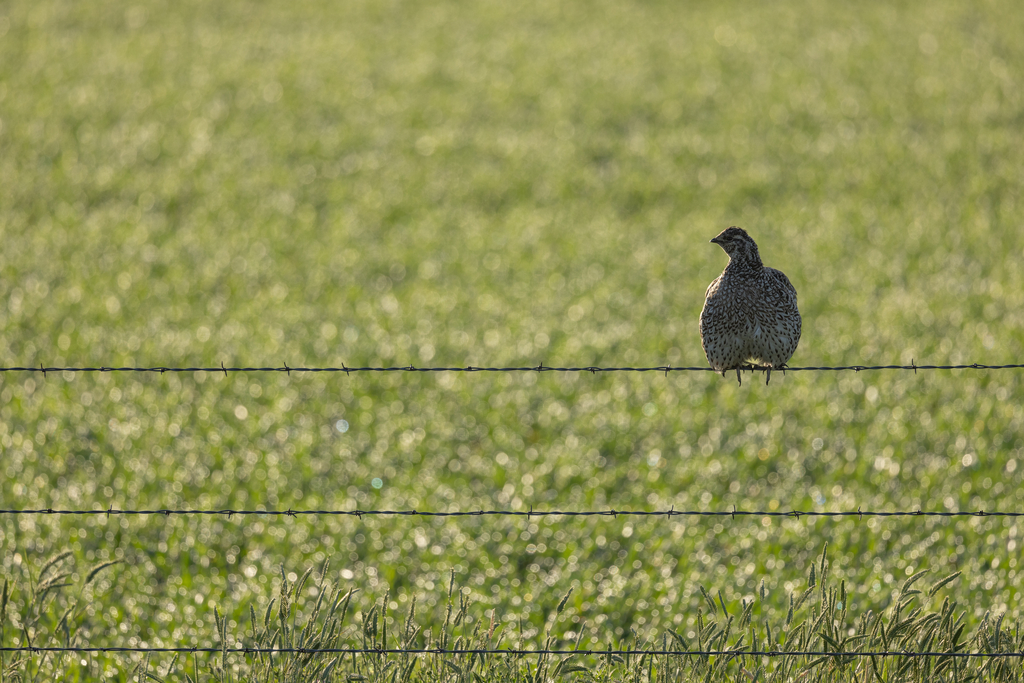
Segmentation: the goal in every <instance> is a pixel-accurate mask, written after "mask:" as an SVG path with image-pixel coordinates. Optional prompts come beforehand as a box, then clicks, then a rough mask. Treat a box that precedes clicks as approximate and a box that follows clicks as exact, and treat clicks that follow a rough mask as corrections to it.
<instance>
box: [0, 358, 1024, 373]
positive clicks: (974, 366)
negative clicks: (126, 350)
mask: <svg viewBox="0 0 1024 683" xmlns="http://www.w3.org/2000/svg"><path fill="white" fill-rule="evenodd" d="M1021 368H1024V364H1022V363H1011V364H1005V365H988V364H985V363H967V364H960V365H917V364H916V363H915V362H914V361H913V360H911V362H910V365H833V366H826V365H808V366H800V367H786V368H768V367H765V366H760V365H744V366H741V367H740V368H739V369H740V370H743V371H745V372H766V371H767V370H769V369H772V370H774V371H776V372H780V371H781V372H842V371H853V372H863V371H868V370H912V371H913V372H914V373H915V374H916V373H917V372H918V371H919V370H922V371H927V370H1014V369H1021ZM2 372H32V373H35V372H38V373H41V374H42V375H43V376H46V375H47V374H48V373H51V372H52V373H64V372H101V373H103V372H138V373H159V374H163V373H166V372H207V373H223V374H225V375H227V374H228V373H231V372H284V373H287V374H289V375H290V374H291V373H293V372H328V373H345V374H346V375H351V374H352V373H360V372H364V373H365V372H466V373H472V372H589V373H592V374H597V373H609V372H661V373H664V374H666V375H668V373H670V372H715V370H714V369H713V368H710V367H706V366H699V367H698V366H673V365H652V366H648V367H628V366H622V367H599V366H595V365H573V366H564V367H558V366H548V365H545V364H544V363H543V362H542V363H540V364H538V365H535V366H525V365H523V366H506V367H496V366H475V365H467V366H442V367H416V366H414V365H394V366H389V367H384V366H376V367H370V366H363V367H348V366H347V365H344V364H342V366H341V367H298V366H297V367H292V366H290V365H288V364H287V363H285V364H284V365H281V366H245V367H242V366H233V367H228V366H225V365H224V364H223V363H221V365H220V366H190V367H172V366H167V365H158V366H151V367H144V366H115V365H99V366H82V367H70V366H68V367H59V366H50V367H47V366H45V365H43V364H40V365H39V366H38V367H33V366H11V367H0V373H2ZM730 372H731V371H730Z"/></svg>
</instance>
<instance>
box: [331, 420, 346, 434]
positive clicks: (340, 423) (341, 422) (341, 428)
mask: <svg viewBox="0 0 1024 683" xmlns="http://www.w3.org/2000/svg"><path fill="white" fill-rule="evenodd" d="M334 428H335V429H337V430H338V431H339V432H341V433H342V434H344V433H345V432H347V431H348V422H347V421H345V420H338V421H337V422H335V423H334Z"/></svg>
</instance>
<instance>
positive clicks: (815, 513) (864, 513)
mask: <svg viewBox="0 0 1024 683" xmlns="http://www.w3.org/2000/svg"><path fill="white" fill-rule="evenodd" d="M0 514H3V515H107V516H110V515H140V516H141V515H163V516H165V517H169V516H171V515H225V516H228V517H231V516H233V515H239V516H261V517H275V516H280V517H298V516H302V515H343V516H350V517H359V518H362V517H372V516H401V517H495V516H500V517H528V518H533V517H618V516H620V515H621V516H624V517H629V516H633V517H733V518H735V517H790V518H794V519H799V518H801V517H856V518H858V519H859V518H863V517H1024V512H998V511H996V512H988V511H986V510H975V511H950V512H940V511H933V510H894V511H879V510H841V511H835V512H828V511H823V510H675V509H671V510H614V509H610V510H580V511H572V510H534V509H532V508H531V509H530V510H465V511H455V512H438V511H430V510H290V509H289V510H229V509H219V510H202V509H170V508H158V509H152V510H122V509H117V508H114V507H110V508H107V509H91V510H62V509H56V508H36V509H7V510H3V509H0Z"/></svg>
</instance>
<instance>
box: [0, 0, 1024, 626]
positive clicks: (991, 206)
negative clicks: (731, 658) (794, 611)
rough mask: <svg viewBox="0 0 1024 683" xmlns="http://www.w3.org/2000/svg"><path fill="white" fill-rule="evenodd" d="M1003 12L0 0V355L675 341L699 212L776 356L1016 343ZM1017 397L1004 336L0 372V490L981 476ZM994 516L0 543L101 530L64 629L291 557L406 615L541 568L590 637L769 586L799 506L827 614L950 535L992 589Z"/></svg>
mask: <svg viewBox="0 0 1024 683" xmlns="http://www.w3.org/2000/svg"><path fill="white" fill-rule="evenodd" d="M1018 9H1019V8H1018V7H1017V6H1016V4H1015V3H1012V2H1009V1H992V2H981V3H971V4H964V3H958V2H951V1H946V0H940V1H939V2H932V3H916V2H897V3H891V2H865V3H857V4H856V6H855V7H850V8H846V7H842V6H839V5H829V6H828V7H827V8H826V7H824V6H822V5H821V3H816V2H809V1H806V0H790V1H787V2H780V3H771V4H767V3H757V4H755V3H740V2H725V3H693V4H689V5H681V4H679V3H669V2H642V1H633V2H601V1H598V2H564V3H546V2H533V1H529V0H528V1H527V2H522V3H504V2H495V1H490V0H486V1H484V2H451V3H415V2H401V1H396V2H379V1H377V0H374V1H373V2H370V1H366V2H361V1H358V0H350V1H347V2H344V3H327V2H321V1H316V0H309V1H304V2H291V3H271V2H266V3H242V2H219V3H203V2H176V3H167V2H144V3H140V4H136V5H130V4H127V3H120V2H91V3H70V2H49V1H42V2H40V1H33V2H22V1H21V0H15V1H13V2H7V3H4V4H3V5H0V238H2V242H0V245H2V246H0V365H3V366H22V365H27V366H33V365H38V364H40V363H42V364H45V365H46V366H64V365H68V366H78V365H122V364H126V365H134V364H139V365H146V366H150V365H176V366H177V365H181V366H189V365H207V366H209V365H219V364H220V363H221V362H223V363H225V364H226V365H229V366H231V365H249V364H252V365H274V366H280V365H282V364H283V363H288V364H289V365H290V366H298V365H308V366H338V365H341V364H342V363H346V364H347V365H349V366H360V365H408V364H414V365H418V366H428V365H445V366H447V365H469V364H472V365H521V364H525V365H536V364H537V363H539V362H544V363H545V364H546V365H549V366H551V365H591V364H593V365H664V364H666V363H671V364H673V365H704V364H705V360H704V357H703V353H702V351H701V347H700V340H699V335H698V333H697V317H698V315H699V312H700V308H701V306H702V304H703V295H704V291H705V289H706V287H707V285H708V283H709V282H710V281H711V280H712V279H713V278H714V277H716V276H717V274H718V273H719V272H720V271H721V269H722V268H723V267H724V265H725V263H726V256H725V254H723V253H722V251H721V250H720V249H719V248H718V247H716V246H715V245H711V244H708V240H709V239H710V238H711V237H713V236H714V235H715V234H717V233H718V232H719V231H720V230H721V229H723V228H725V227H727V226H729V225H740V226H743V227H745V228H746V229H747V230H748V231H749V232H750V233H751V234H752V236H753V237H754V238H755V239H756V240H757V241H758V244H759V246H760V249H761V254H762V256H763V258H764V260H765V262H766V264H768V265H770V266H773V267H776V268H779V269H781V270H783V271H784V272H785V273H786V274H787V275H788V276H789V278H790V280H791V281H792V282H793V284H794V285H795V287H796V289H797V291H798V292H799V297H800V308H801V311H802V313H803V318H804V332H803V339H802V341H801V344H800V347H799V349H798V350H797V352H796V354H795V356H794V357H793V359H792V361H791V364H793V365H795V366H802V365H846V364H889V363H909V362H911V360H914V361H915V362H916V363H917V364H919V365H920V364H925V363H939V364H946V363H970V362H979V363H991V364H1000V363H1014V362H1022V358H1024V274H1022V269H1021V263H1022V258H1024V230H1022V228H1021V225H1022V218H1024V204H1022V201H1021V197H1020V188H1021V186H1022V182H1024V139H1022V134H1021V131H1022V129H1024V108H1022V92H1021V87H1020V84H1021V83H1022V82H1024V43H1022V42H1021V40H1020V36H1021V35H1024V13H1021V12H1019V11H1018ZM1022 404H1024V385H1022V371H1020V370H1003V371H963V372H958V371H954V372H948V371H937V372H920V373H917V374H913V373H909V372H897V371H878V372H862V373H857V374H854V373H842V374H831V373H810V372H804V373H790V374H789V375H788V376H785V377H783V376H781V375H779V374H776V376H775V377H773V379H772V382H771V384H770V385H769V386H767V387H766V386H764V384H763V381H762V377H761V376H760V375H758V376H750V375H747V377H746V381H744V383H743V385H742V386H737V385H736V382H735V380H734V378H727V379H723V378H721V377H719V376H718V375H715V374H713V373H673V374H671V375H669V376H668V377H665V376H664V375H662V374H656V373H649V374H626V373H619V374H611V375H596V376H592V375H590V374H583V375H568V374H555V373H550V374H547V373H546V374H543V375H540V376H538V375H536V374H528V373H527V374H510V375H506V374H501V375H499V374H472V375H461V374H450V373H443V374H430V375H416V374H404V373H403V374H359V375H353V376H345V375H334V374H332V375H322V374H318V375H313V374H292V375H291V376H287V375H279V374H259V373H249V374H233V375H230V376H227V377H224V376H223V375H219V374H209V375H207V374H204V373H195V374H186V375H176V374H175V375H172V374H166V375H136V374H103V375H100V374H89V373H84V374H83V373H79V374H71V373H67V374H64V375H63V376H61V375H60V374H55V373H49V374H47V376H46V377H45V378H44V377H42V376H41V375H40V374H38V373H34V374H31V373H26V372H6V373H2V374H0V448H2V451H0V452H2V460H0V474H2V476H0V506H2V507H4V508H40V507H43V508H46V507H53V508H70V509H91V508H103V509H106V508H107V507H108V506H113V507H115V508H164V507H167V508H190V507H195V508H237V509H242V508H245V509H257V508H260V507H264V508H267V509H287V508H293V509H311V508H334V509H355V508H362V509H384V508H390V509H410V508H416V509H420V510H438V511H445V510H472V509H510V510H528V509H529V508H530V507H531V506H533V507H534V508H535V509H562V510H585V509H606V508H608V507H615V508H620V509H644V510H657V509H662V510H664V509H668V508H669V507H670V506H675V509H677V510H684V509H694V510H729V509H732V508H733V506H735V507H736V508H738V509H747V510H789V509H801V510H834V511H840V510H857V509H858V508H860V509H863V510H885V511H892V510H916V509H922V510H932V511H956V510H986V511H996V510H999V511H1016V512H1021V511H1024V488H1022V472H1024V462H1021V460H1022V458H1024V407H1022ZM339 420H344V421H346V423H347V424H348V425H349V428H348V430H347V431H344V432H342V431H340V430H339V429H338V428H337V427H336V425H337V424H338V421H339ZM375 478H376V479H379V480H380V481H379V482H378V483H379V484H380V487H379V488H376V487H375V486H374V483H373V480H374V479H375ZM1021 531H1022V525H1021V522H1020V521H1018V520H1016V519H1013V518H991V517H987V518H982V517H978V518H970V519H942V518H928V519H923V520H921V519H909V520H908V519H901V518H895V519H865V520H863V521H856V520H852V519H836V520H830V519H800V520H785V521H780V520H779V519H764V520H762V519H759V518H755V519H751V518H744V519H736V520H731V519H728V518H726V519H718V518H682V519H679V518H676V519H672V520H665V519H655V520H644V519H637V518H632V519H631V518H623V517H618V518H603V517H602V518H583V519H567V518H555V519H534V520H521V519H510V518H491V517H488V518H472V519H455V520H443V519H437V520H432V521H430V520H424V519H418V518H411V519H410V518H364V519H361V520H360V519H354V518H348V517H320V518H308V517H299V518H271V519H256V518H251V517H249V518H241V519H240V518H238V517H232V518H230V519H228V518H222V517H199V516H172V517H166V518H165V517H143V518H127V517H120V518H119V517H111V518H109V519H107V518H105V517H103V516H86V517H61V518H52V517H45V516H42V517H40V516H12V515H4V516H0V545H2V548H3V551H2V554H0V561H2V568H0V572H2V575H3V576H4V577H10V578H12V579H14V580H17V581H19V582H20V584H19V585H22V586H24V585H25V584H26V583H27V582H29V581H30V580H31V578H32V577H33V576H34V572H35V573H37V572H38V569H39V567H40V566H41V565H42V564H43V562H44V561H45V559H46V558H47V557H48V556H50V555H52V554H53V553H54V552H57V551H59V550H62V549H65V548H66V549H70V550H72V551H73V553H74V560H75V563H76V565H75V566H76V567H77V568H78V572H79V573H78V574H76V575H75V576H74V577H73V578H76V579H80V578H81V575H82V574H84V573H85V572H86V571H87V570H88V567H89V566H92V565H94V564H95V563H98V562H101V561H104V560H108V559H123V560H124V564H121V565H118V566H116V567H113V568H111V569H109V570H106V571H105V572H104V573H103V574H102V575H100V577H99V578H98V579H97V580H96V581H95V582H94V583H92V584H90V586H89V587H87V588H86V592H85V593H84V594H83V598H84V602H86V603H87V604H88V605H89V607H88V610H87V611H86V612H84V613H83V614H82V615H81V617H80V619H81V623H80V625H79V626H80V628H81V633H83V634H84V635H85V636H86V639H87V640H88V641H89V642H90V643H91V644H93V645H112V646H114V645H132V644H139V643H146V644H149V645H153V646H178V645H186V646H187V645H192V644H208V643H210V642H211V640H212V635H211V634H212V633H213V626H212V624H213V619H214V617H213V611H214V609H213V608H214V606H216V607H218V608H219V609H220V610H221V611H222V612H225V613H227V614H228V615H229V617H230V619H231V622H230V623H231V625H232V627H235V626H237V622H238V621H240V617H241V615H242V613H243V610H244V609H246V608H247V606H248V604H250V603H252V604H254V605H256V606H257V609H259V608H260V606H261V605H266V603H267V601H268V600H269V599H270V598H271V597H272V594H273V587H274V586H275V585H277V584H278V583H279V582H280V575H279V571H280V570H279V568H280V567H281V566H282V565H283V566H284V568H285V571H286V572H296V573H298V574H301V573H302V572H303V570H304V569H305V568H306V567H308V566H312V565H315V564H318V563H320V562H322V561H323V560H325V559H330V560H331V562H332V567H333V569H332V572H333V575H334V576H335V577H337V578H339V579H340V580H343V581H346V582H349V583H350V584H351V585H352V586H354V587H358V588H360V589H362V592H361V593H360V594H359V595H358V596H357V600H356V602H357V603H359V605H360V606H361V608H362V609H365V608H366V606H367V605H369V604H371V603H372V602H373V601H374V600H375V599H379V597H380V596H381V595H382V594H383V592H384V590H385V589H386V588H388V587H390V588H391V594H392V596H393V599H394V601H395V604H396V607H397V606H401V605H405V604H407V602H408V601H409V600H410V599H411V597H412V596H414V595H415V596H417V601H418V604H419V605H421V606H422V612H421V614H423V615H425V616H424V617H423V618H424V619H427V620H428V621H429V620H430V619H432V618H433V619H439V618H440V617H441V612H440V608H439V607H436V605H437V602H438V600H441V601H442V602H443V600H444V595H443V594H444V591H445V589H446V588H447V576H448V571H449V569H452V568H454V570H455V572H456V576H457V581H458V582H459V584H460V585H464V586H467V587H468V588H469V589H470V590H471V591H472V594H473V598H474V600H476V601H477V602H479V603H482V604H484V605H487V606H488V609H490V608H493V609H494V610H495V612H496V614H497V617H496V618H497V619H501V620H506V621H510V622H512V621H515V620H517V619H518V618H520V617H522V618H523V619H524V620H525V621H526V623H528V624H529V623H533V624H534V625H535V626H536V625H538V624H539V623H541V622H542V621H543V618H544V614H545V611H546V610H549V609H550V608H551V606H552V605H553V604H554V603H556V602H557V600H558V598H559V597H561V595H563V594H564V593H565V591H566V590H568V589H569V588H570V587H575V591H574V593H573V595H572V597H571V599H570V602H569V610H568V611H567V613H566V615H567V616H566V617H565V618H566V619H568V620H570V621H573V620H575V621H582V622H585V623H586V626H585V628H586V629H588V631H587V633H588V634H591V635H590V637H589V638H585V639H584V641H583V642H584V644H591V645H593V644H596V643H598V642H602V643H603V642H604V638H605V634H613V635H616V636H621V635H622V634H623V633H627V632H628V630H629V629H630V628H634V629H637V630H639V631H646V630H649V629H653V628H660V627H665V626H670V627H672V628H676V629H679V630H680V631H681V632H682V633H684V634H685V633H687V632H688V629H689V632H692V628H693V624H694V619H695V616H696V607H697V605H698V604H700V599H701V598H700V593H699V589H698V585H700V584H703V585H704V586H706V587H707V588H709V589H710V590H712V591H714V590H721V591H722V593H723V596H724V598H725V600H726V601H727V603H728V604H738V602H739V600H740V599H741V598H745V597H747V598H749V597H751V596H753V595H754V593H755V592H756V590H757V587H758V586H759V585H760V583H761V582H762V581H764V582H765V585H766V587H767V588H768V591H769V595H770V598H769V600H770V601H773V602H774V604H776V605H777V609H778V610H781V611H782V613H783V614H784V613H785V610H786V609H787V608H788V595H789V593H790V592H791V591H800V590H802V589H803V588H804V587H805V586H806V583H805V579H806V572H807V569H808V566H809V563H810V562H811V561H812V559H813V558H814V557H815V556H816V555H819V554H820V552H821V550H822V548H823V546H824V544H825V543H826V542H828V544H829V548H830V551H829V552H830V556H831V557H832V558H833V560H834V570H833V572H834V574H835V575H836V576H838V577H839V578H843V579H845V580H846V581H847V585H848V587H849V588H850V590H852V591H854V593H855V600H854V601H853V604H851V606H850V608H851V611H852V612H854V613H861V612H864V611H866V610H867V609H879V608H880V607H884V606H885V605H887V604H888V601H889V600H890V596H891V593H892V591H893V590H894V589H896V588H898V586H899V584H900V583H901V582H902V581H903V580H904V579H905V577H906V576H909V575H910V574H912V573H913V572H915V571H918V570H921V569H929V570H932V571H933V578H936V579H937V578H938V577H939V576H942V575H945V574H946V573H949V572H951V571H954V570H957V569H960V570H963V572H964V575H963V578H962V579H961V580H960V582H959V583H958V584H957V591H958V598H959V599H960V600H961V603H962V604H963V605H964V606H965V608H966V609H967V610H968V617H969V620H970V621H971V623H977V620H978V619H980V617H981V615H982V614H984V612H985V611H987V610H991V611H992V612H993V613H1002V612H1007V613H1008V616H1009V617H1010V618H1011V619H1016V620H1019V619H1020V617H1021V610H1022V605H1024V600H1022V595H1021V589H1020V586H1021V571H1022V567H1021V564H1020V560H1019V556H1020V544H1021ZM431 615H433V616H431ZM565 628H573V626H572V625H571V624H568V625H566V626H565ZM238 630H239V631H241V630H242V629H241V627H240V626H239V627H238ZM9 633H10V632H9ZM17 637H18V636H11V635H8V639H9V640H11V639H12V638H13V639H14V640H11V642H15V641H16V639H17ZM590 638H592V639H593V640H592V642H590V643H588V640H590Z"/></svg>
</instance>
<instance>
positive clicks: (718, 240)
mask: <svg viewBox="0 0 1024 683" xmlns="http://www.w3.org/2000/svg"><path fill="white" fill-rule="evenodd" d="M709 241H710V242H711V243H712V244H719V245H720V244H721V243H722V240H720V239H718V238H717V237H712V238H711V239H710V240H709Z"/></svg>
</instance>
